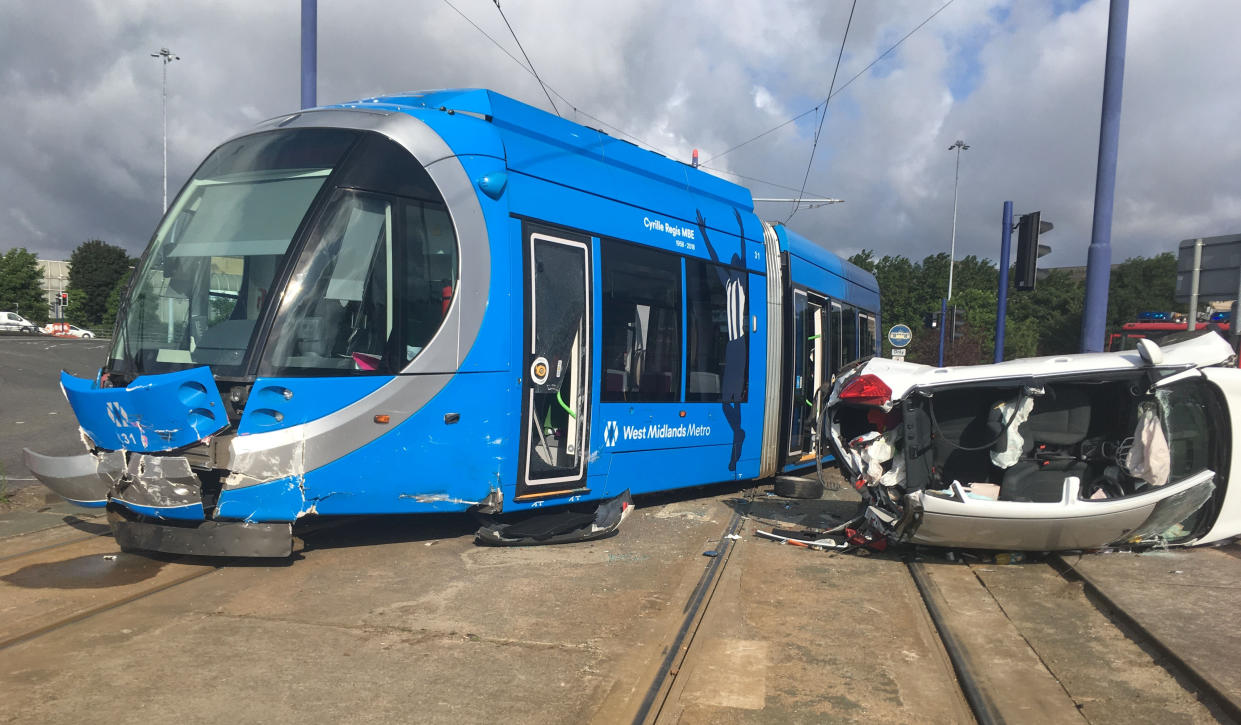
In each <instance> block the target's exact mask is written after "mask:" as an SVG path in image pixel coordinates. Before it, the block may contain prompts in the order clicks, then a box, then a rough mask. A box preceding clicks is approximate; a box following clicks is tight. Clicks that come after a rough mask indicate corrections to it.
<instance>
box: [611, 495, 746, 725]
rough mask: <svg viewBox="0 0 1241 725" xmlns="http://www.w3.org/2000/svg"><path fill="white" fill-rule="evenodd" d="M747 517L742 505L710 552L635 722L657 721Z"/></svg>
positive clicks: (638, 723)
mask: <svg viewBox="0 0 1241 725" xmlns="http://www.w3.org/2000/svg"><path fill="white" fill-rule="evenodd" d="M747 501H748V498H747ZM745 520H746V514H745V512H744V511H743V509H742V508H738V509H736V510H734V512H733V515H732V518H731V519H729V521H728V524H727V525H726V526H725V527H724V530H723V532H722V533H721V534H720V537H719V540H718V544H717V545H716V548H715V549H713V550H712V551H714V552H715V555H714V556H711V557H710V558H709V561H708V562H707V564H706V566H705V567H703V571H702V575H701V576H700V577H699V579H698V583H697V585H696V586H695V587H694V589H693V592H692V593H691V594H690V596H689V600H688V601H687V602H686V604H685V608H684V616H683V617H682V619H681V625H680V627H679V628H678V629H677V632H676V635H675V636H674V637H673V640H672V642H671V643H670V644H669V645H668V649H667V652H666V653H665V654H664V657H663V660H661V662H660V665H659V669H658V670H657V671H656V673H655V676H654V678H653V679H652V680H651V683H650V685H649V686H648V687H647V690H646V694H645V696H644V697H643V699H642V702H641V704H640V705H639V706H638V711H637V713H636V714H635V715H634V717H633V720H632V722H633V723H634V725H642V724H643V723H655V722H657V721H658V720H659V716H660V713H661V712H662V711H663V708H664V705H665V704H666V703H667V701H668V696H669V694H670V693H671V692H672V689H673V685H675V684H676V679H677V675H678V674H679V673H680V668H681V665H682V664H683V663H684V662H685V658H686V657H687V656H688V655H689V651H690V647H691V646H693V643H694V638H695V636H696V635H697V634H698V630H699V628H700V627H701V626H702V621H703V617H704V615H705V614H706V612H707V608H708V607H709V606H710V604H711V599H712V597H714V595H715V590H716V588H717V587H718V586H719V583H720V578H721V575H722V574H723V573H724V569H725V568H726V567H727V566H728V562H729V560H730V559H731V558H732V554H733V551H734V550H735V549H736V541H735V540H733V539H731V538H730V537H731V536H733V535H735V534H736V533H737V531H738V530H739V529H740V528H741V526H742V524H743V522H744V521H745Z"/></svg>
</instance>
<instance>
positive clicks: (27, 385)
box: [0, 335, 110, 489]
mask: <svg viewBox="0 0 1241 725" xmlns="http://www.w3.org/2000/svg"><path fill="white" fill-rule="evenodd" d="M109 345H110V342H109V341H107V340H78V339H76V338H63V337H52V336H50V335H0V474H3V475H5V476H7V478H8V482H9V486H10V488H12V489H19V488H23V487H29V486H30V485H31V484H33V483H34V482H35V481H34V478H33V477H32V476H31V475H30V472H29V471H27V470H26V464H25V463H23V462H22V448H27V447H29V448H33V449H34V450H36V451H38V452H40V453H46V454H48V455H56V456H63V455H73V454H77V453H83V452H85V449H83V448H82V440H81V439H80V438H79V437H78V425H77V421H75V420H74V418H73V411H72V410H71V409H70V408H69V403H68V402H67V401H66V400H65V396H64V394H63V393H61V391H60V371H61V370H68V371H69V372H70V373H73V374H74V375H77V376H79V377H87V378H93V377H94V376H95V373H97V372H98V371H99V368H100V367H101V366H102V365H103V363H104V359H105V358H106V357H107V355H108V346H109Z"/></svg>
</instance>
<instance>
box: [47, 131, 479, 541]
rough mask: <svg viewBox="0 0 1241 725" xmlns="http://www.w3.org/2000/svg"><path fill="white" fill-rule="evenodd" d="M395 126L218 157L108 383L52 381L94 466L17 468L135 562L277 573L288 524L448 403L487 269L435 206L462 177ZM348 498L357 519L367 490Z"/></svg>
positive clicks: (454, 221)
mask: <svg viewBox="0 0 1241 725" xmlns="http://www.w3.org/2000/svg"><path fill="white" fill-rule="evenodd" d="M325 116H326V117H325ZM402 120H403V119H394V118H392V117H390V116H387V115H381V114H366V113H358V112H350V111H338V112H335V113H331V112H328V113H322V114H318V116H316V114H314V113H310V114H303V115H301V116H292V117H287V118H284V119H280V120H278V121H277V122H275V123H269V124H267V127H266V128H261V129H260V130H259V131H258V132H256V133H251V134H247V135H244V136H242V137H239V138H236V139H234V140H232V141H229V142H228V143H225V144H224V145H222V146H221V147H219V148H218V149H216V150H215V151H214V152H213V153H212V154H211V155H210V156H209V157H208V158H207V159H206V161H204V162H203V164H202V165H201V166H200V167H199V168H198V170H197V171H196V172H195V173H194V175H193V177H192V178H191V179H190V180H189V182H188V183H187V184H186V186H185V187H184V188H183V189H182V191H181V193H180V194H179V195H178V197H177V198H176V200H175V202H174V204H173V205H172V206H171V208H170V209H169V211H168V213H167V215H166V216H165V218H164V220H163V222H162V223H161V225H160V227H159V229H158V230H157V231H156V233H155V235H154V238H153V239H152V241H151V243H150V245H149V246H148V248H147V251H146V253H145V254H144V256H143V259H142V262H141V264H140V266H139V267H138V269H137V272H136V275H135V278H134V280H133V282H132V283H131V286H130V290H129V294H128V298H127V301H126V302H125V304H124V306H123V308H122V311H121V313H120V314H119V315H118V323H117V328H116V334H115V336H114V340H113V343H112V348H111V353H110V355H109V359H108V360H107V363H106V365H105V367H104V368H103V369H102V370H101V371H100V374H99V376H98V377H97V378H96V379H95V380H83V379H79V378H75V377H73V376H71V375H69V374H67V373H62V374H61V384H62V388H63V390H64V393H65V395H66V397H67V398H68V400H69V402H70V404H71V405H72V407H73V409H74V412H75V413H76V415H77V418H78V421H79V424H80V427H81V430H82V435H83V440H84V443H85V444H86V447H87V449H88V451H89V452H88V453H86V454H84V455H81V456H76V457H72V458H52V457H47V456H42V455H40V454H38V453H35V452H33V451H27V452H26V460H27V464H28V466H29V467H30V469H31V470H32V471H33V472H34V473H35V474H36V476H38V478H39V479H40V480H42V481H43V482H44V483H45V484H46V485H48V486H49V487H50V488H52V489H53V490H54V491H56V492H57V493H60V494H61V495H63V496H64V497H65V498H67V499H69V500H70V501H73V502H75V503H79V504H82V505H88V506H90V505H94V506H104V505H107V507H108V513H109V518H110V520H111V523H112V525H113V530H114V533H115V534H116V536H117V539H118V541H119V542H120V543H121V544H122V546H123V547H126V548H136V549H149V550H162V551H172V552H192V553H202V554H236V555H249V556H285V555H288V554H289V553H290V546H291V535H290V522H292V521H294V520H295V519H296V518H297V517H299V516H301V515H303V514H305V513H308V512H313V511H314V510H315V507H316V505H318V504H319V503H320V502H322V501H324V500H326V499H330V498H331V497H332V496H333V495H334V491H335V490H343V489H339V486H341V485H344V486H350V485H351V483H352V482H351V480H350V479H353V478H355V477H356V476H357V474H356V471H368V472H369V473H370V474H371V475H378V474H379V473H380V472H381V471H382V470H383V469H384V468H387V467H388V465H389V464H390V462H389V461H382V460H381V461H380V465H379V466H376V465H374V464H373V463H372V464H370V465H367V466H362V465H360V464H358V463H356V459H357V457H358V456H360V455H365V454H366V449H367V446H368V444H370V443H373V442H374V441H375V440H377V439H379V438H381V437H382V436H383V434H384V433H385V432H387V431H389V430H391V429H392V428H393V427H394V426H396V425H397V424H399V423H400V422H401V421H402V420H403V419H405V418H407V417H409V416H410V415H411V414H413V413H414V412H415V411H417V410H418V409H419V407H421V406H422V405H423V404H425V403H426V402H427V401H428V400H430V399H431V398H432V397H434V396H435V395H436V394H439V393H442V392H443V391H445V390H446V389H447V388H449V387H450V386H451V384H452V382H453V378H454V376H453V373H455V372H456V371H457V370H458V361H459V359H460V357H461V355H462V353H463V351H464V350H466V349H468V348H469V345H470V343H471V342H472V341H473V338H474V337H475V335H476V334H477V333H478V327H479V323H480V318H481V307H482V304H481V300H480V292H479V291H480V290H485V289H486V286H487V276H488V267H489V265H488V263H487V260H488V256H489V251H488V248H487V244H486V234H485V233H484V232H483V230H482V219H481V214H480V211H479V209H478V204H477V202H474V203H473V204H471V203H469V201H468V200H466V201H464V202H459V203H458V204H457V205H456V208H455V209H454V210H453V211H452V212H450V211H449V208H448V204H447V203H446V201H445V198H444V194H443V192H442V191H441V189H445V188H447V189H452V190H459V189H460V187H462V186H464V187H466V188H467V190H468V187H469V182H468V181H467V180H465V179H464V175H463V173H462V171H461V166H460V165H459V164H440V165H439V167H438V168H437V167H435V166H424V165H422V164H420V163H419V162H418V161H417V160H416V158H428V159H438V158H443V157H445V156H450V153H449V152H448V149H447V148H446V147H445V146H444V144H443V142H442V141H439V139H438V138H437V137H435V136H434V135H432V134H430V133H427V132H426V130H425V127H424V126H422V125H421V124H416V123H413V122H412V119H409V121H410V122H408V123H403V122H402ZM437 177H438V178H437ZM454 215H455V217H454ZM457 230H465V232H466V233H465V234H462V235H461V236H460V238H458V231H457ZM460 255H467V256H468V258H470V259H472V260H474V266H472V267H471V268H469V269H466V270H464V271H462V270H460ZM398 372H401V373H403V374H402V375H397V373H398ZM363 401H365V402H363ZM397 401H399V403H398V402H397ZM351 458H353V459H355V462H354V464H353V465H352V466H350V459H351ZM333 462H335V463H333ZM426 465H428V466H429V467H430V470H429V471H427V472H428V473H429V474H430V475H432V476H435V475H436V474H437V473H439V474H443V473H444V472H443V471H436V470H435V467H434V463H433V462H427V464H426ZM333 466H337V467H339V469H340V470H341V471H344V470H348V469H350V468H352V469H353V470H354V471H355V473H354V474H352V475H350V474H345V475H342V474H341V473H340V472H339V471H332V470H331V469H332V468H333ZM312 469H319V470H320V472H321V475H320V476H319V477H317V478H316V480H314V481H311V480H307V478H306V476H305V473H306V472H307V471H308V470H312ZM479 478H480V479H481V480H483V481H484V485H483V490H482V491H480V492H478V494H477V498H478V499H479V500H484V499H485V498H486V497H487V495H488V493H489V491H488V490H487V486H486V483H485V482H486V480H487V476H486V475H482V476H480V477H479ZM438 488H439V491H438V492H437V491H436V487H434V486H433V487H430V488H429V490H425V491H424V493H425V497H424V498H423V499H422V500H421V501H418V502H417V503H420V504H422V505H423V506H424V507H426V508H431V509H433V508H435V506H436V505H437V503H438V502H439V501H440V500H444V499H447V498H448V496H447V495H446V493H445V489H444V487H443V486H440V487H438ZM348 490H349V491H350V495H351V497H352V498H353V499H354V501H353V506H354V507H361V508H363V509H365V507H366V505H367V504H366V503H365V502H364V500H365V499H366V498H367V497H368V496H373V495H375V494H376V493H377V492H376V490H375V487H374V486H369V487H368V486H367V485H366V484H363V485H361V486H358V487H351V488H349V489H348ZM437 493H438V494H439V495H436V494H437ZM359 499H362V500H363V501H361V502H360V501H359Z"/></svg>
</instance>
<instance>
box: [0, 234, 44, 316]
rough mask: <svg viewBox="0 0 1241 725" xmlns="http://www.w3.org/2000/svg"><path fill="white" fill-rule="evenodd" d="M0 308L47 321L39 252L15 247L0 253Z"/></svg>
mask: <svg viewBox="0 0 1241 725" xmlns="http://www.w3.org/2000/svg"><path fill="white" fill-rule="evenodd" d="M0 310H4V311H8V312H17V313H19V314H21V316H22V317H25V318H26V319H27V320H30V321H31V322H33V323H36V324H39V325H42V324H45V323H46V322H47V317H48V306H47V298H46V296H45V295H44V292H43V271H42V270H41V269H39V256H38V255H37V254H35V253H34V252H28V251H26V248H25V247H17V248H14V249H10V250H9V251H7V252H5V253H4V255H3V256H0Z"/></svg>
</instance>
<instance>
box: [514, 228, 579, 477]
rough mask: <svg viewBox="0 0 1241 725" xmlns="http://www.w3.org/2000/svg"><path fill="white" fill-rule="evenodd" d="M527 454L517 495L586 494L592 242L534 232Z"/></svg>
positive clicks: (530, 241) (529, 266)
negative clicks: (589, 243)
mask: <svg viewBox="0 0 1241 725" xmlns="http://www.w3.org/2000/svg"><path fill="white" fill-rule="evenodd" d="M526 239H527V248H526V254H527V270H526V272H527V275H528V276H527V288H526V299H527V305H526V309H527V310H528V318H527V320H526V340H527V343H528V345H529V346H528V348H527V353H528V357H527V361H526V364H527V368H526V375H525V376H524V379H525V394H526V399H525V400H524V401H523V403H524V404H523V406H522V407H523V409H524V416H525V426H524V427H525V438H526V440H525V447H524V451H523V458H524V461H523V462H522V480H521V481H519V483H518V488H517V496H518V497H522V496H531V497H536V496H539V495H543V494H548V493H555V492H559V491H570V490H574V489H577V488H581V487H582V486H583V485H584V481H585V476H586V458H587V453H588V444H589V441H588V440H587V436H588V435H589V432H590V389H591V384H590V383H591V381H590V370H591V344H590V341H591V326H590V322H591V309H590V307H591V304H590V303H591V291H590V254H589V246H588V244H587V242H586V240H584V239H583V240H575V239H565V238H560V237H557V236H551V235H548V234H542V233H537V232H535V233H529V234H528V235H527V237H526Z"/></svg>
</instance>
